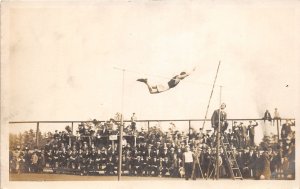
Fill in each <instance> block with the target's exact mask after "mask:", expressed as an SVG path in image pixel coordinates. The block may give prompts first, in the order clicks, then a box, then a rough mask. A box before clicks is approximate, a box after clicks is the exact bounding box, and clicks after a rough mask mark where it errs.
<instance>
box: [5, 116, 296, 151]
mask: <svg viewBox="0 0 300 189" xmlns="http://www.w3.org/2000/svg"><path fill="white" fill-rule="evenodd" d="M259 120H260V121H264V119H262V118H256V119H255V118H250V119H249V118H238V119H227V121H229V122H231V123H232V125H233V122H234V121H259ZM281 120H291V121H295V118H281V119H272V122H273V123H275V121H276V125H277V137H278V140H279V139H280V135H279V126H280V125H281ZM106 121H107V120H106ZM106 121H103V120H96V121H95V120H89V121H11V122H9V124H10V125H12V124H22V123H23V124H25V123H26V124H27V123H33V124H36V145H37V146H38V145H39V144H38V132H39V126H40V124H41V123H71V128H72V132H73V127H74V123H95V122H96V123H104V122H106ZM203 121H205V122H210V121H211V120H210V119H152V120H137V121H136V122H144V123H147V126H148V130H149V128H150V123H151V122H188V132H189V135H190V134H191V133H190V130H191V123H192V122H203ZM130 122H131V121H130V120H124V123H130Z"/></svg>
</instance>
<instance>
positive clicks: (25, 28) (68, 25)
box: [3, 1, 300, 121]
mask: <svg viewBox="0 0 300 189" xmlns="http://www.w3.org/2000/svg"><path fill="white" fill-rule="evenodd" d="M178 5H179V4H178V3H171V2H169V3H163V2H155V1H154V2H148V3H145V2H144V3H125V2H123V3H98V4H97V3H96V4H78V5H53V4H52V5H49V6H42V7H40V6H25V8H24V6H23V7H20V6H19V7H18V6H16V7H15V8H12V9H11V11H10V13H9V23H6V24H7V26H9V35H10V38H9V40H8V44H9V46H8V47H9V49H8V51H9V53H10V54H9V58H8V62H9V63H7V64H6V67H5V70H4V71H5V73H6V76H8V77H5V80H4V82H5V84H4V87H5V91H4V92H5V94H7V95H6V98H5V102H8V103H5V104H4V105H3V106H4V108H6V110H7V111H6V120H9V121H29V120H87V119H90V118H92V119H93V118H96V119H98V120H107V119H109V118H110V117H113V115H114V114H115V113H116V112H121V111H122V108H121V107H122V105H121V104H122V103H121V102H122V71H120V70H117V69H114V67H120V68H124V69H126V70H128V71H126V72H125V81H124V116H125V119H130V116H131V114H132V112H135V113H136V114H137V117H138V119H189V118H193V119H197V118H199V119H203V118H204V116H205V111H206V107H207V104H208V99H209V95H210V92H211V88H212V84H213V79H214V76H215V73H216V70H217V66H218V62H219V61H221V66H220V70H219V75H218V79H217V85H222V86H223V88H222V95H221V98H222V102H225V103H226V104H227V113H228V118H261V117H262V116H263V113H264V111H265V110H266V109H269V110H270V112H271V113H272V114H273V112H274V108H276V107H277V108H278V109H279V112H280V114H281V115H282V117H295V116H296V113H297V112H296V106H297V105H298V104H299V101H298V98H297V97H299V92H298V91H297V90H298V88H299V77H298V75H299V52H298V51H297V49H298V50H299V33H300V32H299V26H297V25H296V23H297V22H296V18H299V12H298V13H297V12H296V10H295V8H294V6H292V4H288V3H286V4H284V5H282V4H251V3H249V4H244V5H241V4H232V3H231V4H229V3H228V4H218V5H217V4H214V3H208V4H201V3H195V2H194V3H182V4H180V6H178ZM194 66H197V69H196V71H195V72H193V73H192V74H191V75H190V76H189V77H187V78H186V79H185V80H183V81H182V82H181V83H180V84H179V85H178V86H176V87H175V88H173V89H171V90H169V91H167V92H164V93H161V94H149V92H148V90H147V87H146V86H145V85H144V84H143V83H140V82H137V81H136V79H138V78H141V77H147V78H148V79H149V82H151V83H153V84H155V83H165V82H167V81H168V79H167V78H171V77H172V76H174V75H176V74H178V73H180V72H181V71H183V70H190V69H192V68H193V67H194ZM158 76H160V77H158ZM287 85H288V86H287ZM219 97H220V90H219V87H218V86H216V88H215V91H214V95H213V98H212V101H211V105H210V109H209V114H208V118H210V117H211V114H212V111H213V110H214V109H217V108H218V104H219V100H220V99H219Z"/></svg>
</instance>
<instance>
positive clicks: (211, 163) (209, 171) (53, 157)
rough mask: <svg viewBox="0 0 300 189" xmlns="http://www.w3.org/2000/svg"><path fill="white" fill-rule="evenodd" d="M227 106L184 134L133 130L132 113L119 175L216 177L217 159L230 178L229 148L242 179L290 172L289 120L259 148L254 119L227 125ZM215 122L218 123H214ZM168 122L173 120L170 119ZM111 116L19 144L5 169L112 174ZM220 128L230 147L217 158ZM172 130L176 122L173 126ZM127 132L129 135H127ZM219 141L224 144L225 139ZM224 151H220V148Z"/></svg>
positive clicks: (156, 129)
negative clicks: (35, 143)
mask: <svg viewBox="0 0 300 189" xmlns="http://www.w3.org/2000/svg"><path fill="white" fill-rule="evenodd" d="M225 107H226V105H222V106H221V108H220V109H219V110H216V111H215V112H214V114H213V116H212V121H211V122H212V127H213V128H214V129H215V131H214V132H211V131H210V130H206V132H203V130H202V129H201V128H200V130H199V131H196V130H194V129H192V130H190V131H189V132H188V133H185V132H179V131H178V130H176V129H169V131H168V132H162V131H161V129H160V128H159V127H152V128H150V129H149V130H148V131H144V130H143V129H141V130H140V131H137V130H136V117H135V115H133V117H132V120H131V121H132V123H131V125H130V127H129V128H128V130H127V132H128V133H127V135H125V136H124V137H123V138H122V139H121V140H122V156H121V158H122V161H121V162H122V167H121V170H122V174H127V175H132V176H161V177H167V176H168V177H185V178H186V179H189V178H192V179H196V178H215V176H216V162H217V160H218V161H219V165H220V167H219V176H220V177H221V178H230V177H232V175H231V171H230V166H231V165H230V164H229V163H228V161H227V160H228V159H227V158H226V153H227V152H226V150H230V151H232V154H233V155H234V159H235V161H236V162H237V164H238V167H239V170H240V172H241V173H242V177H243V178H255V179H277V178H278V179H279V178H280V177H282V178H287V177H288V176H289V175H290V177H291V178H294V176H295V132H294V131H292V129H291V126H292V123H291V122H289V121H287V122H286V123H285V124H283V125H282V130H281V140H280V141H278V144H277V145H272V146H267V147H263V148H262V147H259V146H257V145H256V144H255V143H254V136H255V127H257V126H258V123H257V122H256V121H249V124H247V125H246V124H244V123H242V122H241V123H239V124H237V122H234V123H233V125H232V128H231V129H228V131H227V127H228V123H227V122H226V113H225V112H224V109H225ZM219 121H221V122H220V123H219ZM171 124H172V125H173V126H174V124H173V123H171ZM113 125H114V122H113V120H110V121H108V122H107V123H105V124H103V125H97V123H95V127H91V126H90V125H89V124H87V123H82V124H80V125H79V126H78V131H77V132H76V134H75V135H73V134H72V130H71V129H70V127H68V126H67V127H66V131H61V132H58V131H55V133H54V134H51V137H50V140H49V139H48V140H49V141H48V143H47V144H46V145H45V146H43V147H42V148H35V149H29V148H28V147H26V146H25V147H24V149H23V150H21V148H20V146H17V147H16V149H14V150H11V151H10V171H11V172H17V173H23V172H24V173H29V172H33V173H37V172H43V171H47V170H53V171H54V172H64V173H80V174H95V173H101V172H103V174H105V175H115V174H116V173H117V168H118V162H119V145H118V142H117V141H116V140H120V138H115V139H111V138H110V137H109V136H111V135H117V132H118V128H113ZM218 127H221V128H220V130H221V133H222V136H221V137H220V140H224V141H225V140H226V141H228V143H229V144H230V149H226V148H225V149H224V148H220V153H219V156H218V157H217V149H216V134H217V130H218ZM173 128H175V126H174V127H173ZM130 133H131V134H130ZM224 141H223V142H224ZM224 150H225V151H224Z"/></svg>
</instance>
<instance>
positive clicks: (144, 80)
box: [137, 78, 148, 83]
mask: <svg viewBox="0 0 300 189" xmlns="http://www.w3.org/2000/svg"><path fill="white" fill-rule="evenodd" d="M137 81H139V82H143V83H147V81H148V80H147V79H143V78H141V79H137Z"/></svg>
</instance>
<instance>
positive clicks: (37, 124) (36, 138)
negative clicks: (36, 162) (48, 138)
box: [35, 122, 40, 148]
mask: <svg viewBox="0 0 300 189" xmlns="http://www.w3.org/2000/svg"><path fill="white" fill-rule="evenodd" d="M39 131H40V122H37V123H36V134H35V144H36V147H37V148H38V147H39Z"/></svg>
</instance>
